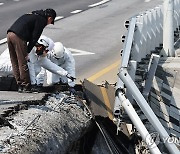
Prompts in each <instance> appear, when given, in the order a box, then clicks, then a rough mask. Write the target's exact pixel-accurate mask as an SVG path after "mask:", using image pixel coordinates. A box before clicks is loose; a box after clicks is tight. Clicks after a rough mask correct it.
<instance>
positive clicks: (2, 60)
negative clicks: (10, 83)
mask: <svg viewBox="0 0 180 154" xmlns="http://www.w3.org/2000/svg"><path fill="white" fill-rule="evenodd" d="M28 67H29V73H30V79H31V84H32V85H33V87H35V85H38V86H39V85H42V84H44V80H45V76H46V78H47V82H46V84H47V85H53V84H56V83H67V84H68V85H69V87H70V91H71V93H75V90H74V88H73V87H74V86H75V81H74V80H75V61H74V58H73V56H72V54H71V52H70V51H69V50H68V49H67V48H65V47H64V46H63V45H62V43H60V42H56V43H54V42H53V41H52V39H50V38H48V37H46V36H44V35H42V36H41V37H40V38H39V40H38V42H37V44H36V45H35V47H34V48H33V49H32V50H31V52H30V54H29V62H28ZM7 75H12V65H11V62H10V57H9V52H8V49H6V50H5V51H4V52H3V54H1V55H0V76H7Z"/></svg>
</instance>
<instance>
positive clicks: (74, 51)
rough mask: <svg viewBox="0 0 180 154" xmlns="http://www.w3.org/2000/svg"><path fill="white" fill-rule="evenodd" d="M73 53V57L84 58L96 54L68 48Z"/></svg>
mask: <svg viewBox="0 0 180 154" xmlns="http://www.w3.org/2000/svg"><path fill="white" fill-rule="evenodd" d="M68 49H69V50H70V51H71V52H72V55H73V56H84V55H93V54H95V53H93V52H87V51H82V50H77V49H72V48H68Z"/></svg>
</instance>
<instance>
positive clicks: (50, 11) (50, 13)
mask: <svg viewBox="0 0 180 154" xmlns="http://www.w3.org/2000/svg"><path fill="white" fill-rule="evenodd" d="M44 12H45V15H46V16H47V17H52V18H53V21H52V24H54V20H55V18H56V11H55V10H54V9H51V8H48V9H46V10H44Z"/></svg>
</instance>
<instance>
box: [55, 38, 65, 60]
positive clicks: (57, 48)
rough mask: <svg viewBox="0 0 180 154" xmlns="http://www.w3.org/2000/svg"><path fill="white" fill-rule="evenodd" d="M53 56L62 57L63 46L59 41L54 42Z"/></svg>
mask: <svg viewBox="0 0 180 154" xmlns="http://www.w3.org/2000/svg"><path fill="white" fill-rule="evenodd" d="M53 54H54V57H56V58H62V57H63V55H64V46H63V44H62V43H61V42H55V43H54V50H53Z"/></svg>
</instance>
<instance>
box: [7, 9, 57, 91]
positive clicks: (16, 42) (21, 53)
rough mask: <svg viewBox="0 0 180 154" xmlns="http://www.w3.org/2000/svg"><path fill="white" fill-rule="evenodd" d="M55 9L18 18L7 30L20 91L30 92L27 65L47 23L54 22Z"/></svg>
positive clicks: (11, 57) (13, 66)
mask: <svg viewBox="0 0 180 154" xmlns="http://www.w3.org/2000/svg"><path fill="white" fill-rule="evenodd" d="M55 17H56V12H55V10H53V9H46V10H37V11H33V12H32V13H28V14H24V15H22V16H21V17H20V18H18V19H17V20H16V21H15V23H14V24H13V25H12V26H11V27H10V28H9V29H8V31H7V43H8V48H9V53H10V59H11V63H12V68H13V74H14V77H15V79H16V82H17V85H18V87H19V88H18V92H30V91H31V88H32V86H31V84H30V83H31V82H30V77H29V70H28V65H27V60H28V53H30V51H31V50H32V48H33V47H34V45H35V44H36V42H37V41H38V39H39V37H40V36H41V34H42V32H43V29H44V28H45V26H46V25H49V24H54V20H55Z"/></svg>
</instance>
